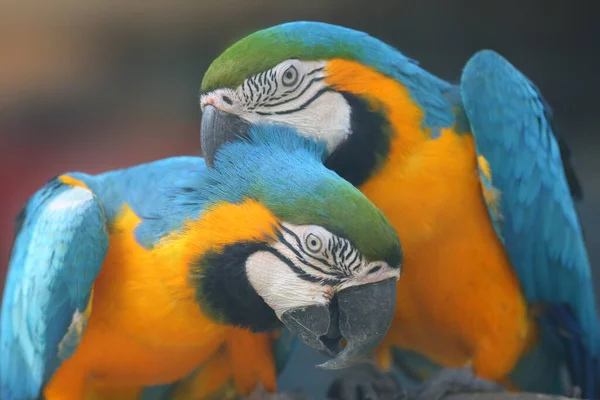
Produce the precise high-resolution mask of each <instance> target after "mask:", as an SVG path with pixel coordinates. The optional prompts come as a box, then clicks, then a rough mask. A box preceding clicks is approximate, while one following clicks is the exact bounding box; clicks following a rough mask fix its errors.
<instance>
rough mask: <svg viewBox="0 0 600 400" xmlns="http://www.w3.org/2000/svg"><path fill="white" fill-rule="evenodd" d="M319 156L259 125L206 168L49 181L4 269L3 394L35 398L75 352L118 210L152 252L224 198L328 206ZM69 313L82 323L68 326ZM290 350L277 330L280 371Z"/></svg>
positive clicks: (314, 148) (189, 164)
mask: <svg viewBox="0 0 600 400" xmlns="http://www.w3.org/2000/svg"><path fill="white" fill-rule="evenodd" d="M324 156H325V146H324V145H323V144H321V143H316V142H313V141H312V140H309V139H306V138H304V137H302V136H300V135H297V134H296V131H295V130H293V129H289V128H284V127H275V126H263V127H260V126H259V127H255V130H254V131H253V132H252V133H251V134H250V138H249V139H248V140H247V141H244V142H239V143H232V144H229V145H225V146H223V148H222V149H221V150H220V152H219V154H218V156H217V160H216V163H215V166H214V168H212V169H208V168H206V166H205V163H204V160H203V159H202V158H195V157H175V158H169V159H165V160H160V161H155V162H152V163H147V164H142V165H139V166H135V167H131V168H128V169H123V170H117V171H111V172H107V173H104V174H100V175H96V176H92V175H87V174H84V173H79V172H74V173H70V174H68V175H69V176H71V177H73V178H75V179H78V180H80V181H82V182H83V183H85V184H86V186H87V187H88V188H89V189H87V188H83V187H79V186H76V187H71V186H69V185H65V184H63V183H61V182H60V181H59V180H58V179H55V180H53V181H51V182H50V183H48V184H47V185H46V186H45V187H44V188H42V189H41V190H39V191H38V192H37V193H36V194H35V195H34V196H33V197H32V198H31V199H30V201H29V202H28V204H27V206H26V208H25V211H24V219H23V223H22V225H21V227H20V231H19V232H18V235H17V238H16V242H15V245H14V249H13V254H12V257H11V261H10V265H9V273H8V278H7V282H6V287H5V290H4V296H3V304H2V315H1V320H0V322H1V324H0V327H1V331H0V350H1V352H0V398H1V399H2V400H17V399H34V398H37V397H38V396H39V395H40V394H41V390H42V388H43V387H44V385H45V384H46V383H47V382H48V381H49V379H50V378H51V377H52V375H53V374H54V373H55V371H56V370H57V369H58V368H59V366H60V364H61V363H62V361H63V360H64V359H65V358H67V357H70V356H71V354H72V353H73V352H74V351H75V349H76V348H77V346H78V344H79V340H80V339H81V334H82V332H83V330H84V329H85V323H86V318H87V316H86V315H85V310H86V307H87V305H88V301H89V298H90V293H91V290H92V286H93V282H94V280H95V278H96V276H97V274H98V272H99V271H100V269H101V267H102V262H103V260H104V257H105V256H106V253H107V251H108V244H109V239H108V230H109V228H110V226H111V224H112V223H113V222H114V221H115V219H116V218H117V217H118V215H119V213H120V212H121V210H122V209H123V207H125V206H128V207H130V208H131V209H132V210H133V212H134V213H135V214H136V215H137V216H138V217H140V219H141V220H142V222H141V223H140V224H139V225H138V227H137V228H136V230H135V235H136V238H137V240H138V241H139V242H140V244H142V245H144V246H146V247H148V248H150V247H152V246H153V245H154V244H155V243H156V242H157V241H158V240H160V238H162V237H163V236H164V235H166V234H168V233H170V232H171V231H173V230H175V229H179V228H180V227H181V226H182V224H183V222H184V220H186V219H188V218H194V217H197V216H198V215H199V214H200V213H201V212H202V211H203V210H205V209H206V208H207V207H209V206H210V205H211V204H215V203H219V202H223V201H226V202H233V203H236V202H239V201H241V200H242V199H244V198H245V197H247V196H249V197H254V196H255V197H261V200H264V201H265V202H267V203H268V202H276V203H278V204H286V201H287V202H288V203H289V204H293V202H294V201H296V200H297V199H306V198H307V197H310V194H311V193H312V192H311V190H314V193H315V196H318V195H319V193H320V195H321V196H322V199H321V200H322V201H324V202H329V203H331V199H330V198H329V197H328V196H334V194H333V193H331V192H328V191H326V190H322V187H319V186H318V185H319V184H323V182H326V183H331V182H344V181H343V180H341V179H340V178H339V177H338V176H337V175H336V174H335V173H334V172H332V171H329V170H327V169H326V168H325V167H324V166H323V164H322V160H323V157H324ZM298 166H301V168H298ZM323 179H324V180H323ZM344 184H345V185H346V186H345V187H347V188H350V189H351V190H352V191H354V192H355V194H357V193H359V192H358V191H356V189H354V188H352V186H351V185H350V184H346V183H344ZM330 193H331V194H330ZM337 195H338V194H337V193H336V194H335V196H337ZM350 206H351V205H350ZM315 211H318V210H315ZM339 222H340V223H344V221H339ZM76 313H78V314H77V317H78V318H76V319H77V320H78V321H79V322H78V323H76V324H72V321H73V320H74V316H75V314H76ZM292 346H293V343H292V342H290V341H289V337H287V336H286V335H285V334H284V335H283V336H282V338H281V339H280V342H279V343H278V345H277V346H276V349H275V351H276V356H277V357H278V360H277V363H278V368H282V367H283V365H284V364H283V363H284V361H285V359H286V357H287V355H288V354H289V352H290V349H291V348H292ZM168 389H169V388H168V387H167V386H161V387H153V388H149V389H148V390H147V391H146V392H145V393H144V395H145V396H149V398H156V397H160V396H161V395H162V394H164V393H166V391H168Z"/></svg>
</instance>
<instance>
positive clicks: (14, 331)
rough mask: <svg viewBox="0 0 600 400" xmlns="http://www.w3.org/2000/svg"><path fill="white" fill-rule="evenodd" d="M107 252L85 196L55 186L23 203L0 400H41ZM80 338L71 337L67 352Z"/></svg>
mask: <svg viewBox="0 0 600 400" xmlns="http://www.w3.org/2000/svg"><path fill="white" fill-rule="evenodd" d="M107 249H108V234H107V229H106V219H105V216H104V214H103V212H102V208H101V207H100V206H99V204H98V203H97V201H96V199H95V198H94V197H93V196H92V193H91V192H90V191H89V190H87V189H84V188H80V187H70V186H67V185H64V184H62V183H60V182H59V181H58V180H56V179H55V180H53V181H51V182H50V183H48V184H47V185H46V186H45V187H44V188H42V189H41V190H40V191H38V192H37V193H36V194H35V195H34V196H33V197H32V198H31V200H30V201H29V202H28V204H27V206H26V208H25V218H24V221H23V225H22V226H21V229H20V232H19V233H18V235H17V238H16V242H15V246H14V250H13V253H12V256H11V260H10V264H9V272H8V278H7V282H6V286H5V290H4V296H3V297H4V298H3V303H2V316H1V325H0V326H1V327H2V331H1V332H0V350H1V351H0V398H2V399H4V400H13V399H15V400H16V399H34V398H37V397H38V396H39V395H40V390H41V388H42V387H43V385H44V384H45V383H47V382H48V380H49V379H50V377H51V376H52V374H53V373H54V372H55V371H56V369H57V368H58V366H59V365H60V363H61V362H62V359H61V358H60V357H59V353H58V349H59V343H60V342H61V340H63V337H64V336H65V333H67V332H68V331H69V330H70V328H69V326H70V325H71V322H72V320H73V318H74V316H75V314H76V313H79V314H81V315H82V317H83V318H84V319H85V315H84V311H85V308H86V306H87V302H88V300H89V293H90V290H91V288H92V285H93V282H94V279H95V278H96V275H97V274H98V272H99V271H100V268H101V266H102V262H103V260H104V257H105V255H106V252H107ZM83 324H85V320H84V321H83ZM75 325H76V324H74V325H72V327H71V330H72V331H77V329H76V326H75ZM80 328H81V329H83V328H84V326H81V327H80ZM79 339H80V335H79V336H77V337H76V335H75V336H71V337H70V338H69V342H70V343H68V345H69V347H71V348H72V347H73V345H74V343H73V342H74V341H75V342H76V341H77V340H79ZM65 345H66V344H65ZM68 353H69V352H68V351H67V352H61V354H60V355H63V356H64V355H67V356H68Z"/></svg>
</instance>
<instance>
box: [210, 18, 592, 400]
mask: <svg viewBox="0 0 600 400" xmlns="http://www.w3.org/2000/svg"><path fill="white" fill-rule="evenodd" d="M201 107H202V110H203V121H202V145H203V151H204V154H205V156H206V159H207V161H208V162H209V163H210V162H211V160H212V157H213V154H214V153H215V150H216V149H218V148H219V147H220V146H221V144H222V143H224V142H227V141H235V140H236V139H237V137H238V136H243V135H238V134H239V133H240V132H242V131H243V130H244V129H247V127H248V126H252V125H254V124H257V123H272V124H285V125H289V126H294V127H296V128H297V129H298V131H299V132H301V133H302V134H303V135H305V136H307V137H312V138H316V139H317V140H320V141H323V142H325V143H326V145H327V150H328V155H327V159H326V161H325V165H326V166H327V167H328V168H330V169H332V170H334V171H336V172H337V173H338V174H340V176H342V177H343V178H345V179H347V180H348V181H350V182H351V183H352V184H353V185H355V186H356V187H358V188H359V189H360V190H361V191H362V192H363V193H364V194H365V195H366V196H367V197H368V198H369V199H370V200H371V201H373V203H374V204H375V205H376V206H377V207H379V208H380V209H381V210H382V211H383V212H384V214H385V215H386V217H387V218H388V219H389V220H390V222H391V223H392V224H393V226H394V227H395V229H396V231H397V232H398V234H399V236H400V238H401V240H402V244H403V248H404V252H405V262H404V265H405V274H404V276H403V279H401V280H400V281H399V282H398V296H397V304H396V314H395V317H394V322H393V325H392V328H391V329H390V331H389V332H388V335H387V337H386V339H385V340H384V343H383V344H382V346H381V347H380V349H379V351H378V352H377V355H378V359H379V361H380V364H381V365H383V366H386V367H387V366H389V365H390V363H391V353H390V351H389V349H390V348H391V347H392V346H395V347H398V348H400V349H403V350H404V354H418V355H421V356H424V357H425V359H427V360H429V361H431V363H430V364H431V365H434V364H435V365H441V366H444V367H454V368H459V367H462V366H465V365H466V366H471V367H472V369H473V370H474V372H475V373H476V375H477V376H479V377H482V378H485V379H487V380H491V381H494V382H498V383H501V384H503V385H506V386H508V387H509V388H512V389H514V390H529V391H538V392H546V393H564V392H565V391H566V390H567V387H570V386H576V387H579V388H580V389H581V391H582V392H583V395H584V396H585V397H588V398H589V397H596V396H598V378H599V374H598V359H599V357H600V340H599V339H600V328H599V325H598V317H597V314H596V308H595V305H594V293H593V289H592V283H591V278H590V266H589V261H588V256H587V253H586V248H585V244H584V239H583V235H582V231H581V226H580V223H579V221H578V217H577V214H576V211H575V208H574V204H573V202H574V200H573V197H574V196H576V195H577V193H578V192H579V187H578V183H577V180H576V177H575V175H574V173H573V170H572V167H571V164H570V161H569V157H568V156H567V152H566V151H564V150H565V149H563V148H561V146H560V145H559V143H558V142H557V138H556V137H555V134H554V130H553V128H552V123H551V115H550V109H549V107H548V106H547V105H546V104H545V102H544V100H543V98H542V96H541V94H540V92H539V91H538V89H537V88H536V87H535V86H534V85H533V84H532V83H531V82H530V81H529V80H528V79H527V78H526V77H525V76H523V74H521V73H520V72H519V71H518V70H517V69H516V68H515V67H513V66H512V65H511V64H510V63H509V62H508V61H507V60H505V59H504V58H503V57H502V56H500V55H499V54H497V53H495V52H493V51H490V50H484V51H480V52H478V53H476V54H475V55H474V56H473V57H472V58H471V59H470V60H469V61H468V62H467V64H466V65H465V67H464V70H463V73H462V76H461V81H460V84H458V85H453V84H450V83H448V82H445V81H443V80H441V79H439V78H437V77H435V76H433V75H432V74H430V73H428V72H426V71H425V70H424V69H422V68H420V67H419V66H418V65H417V63H416V62H414V61H413V60H410V59H408V58H407V57H405V56H404V55H402V54H401V53H400V52H399V51H397V50H396V49H394V48H392V47H390V46H388V45H387V44H385V43H383V42H381V41H379V40H377V39H375V38H373V37H370V36H369V35H367V34H365V33H362V32H357V31H354V30H351V29H346V28H343V27H339V26H333V25H328V24H324V23H317V22H294V23H286V24H283V25H279V26H275V27H272V28H269V29H265V30H261V31H258V32H256V33H253V34H251V35H250V36H248V37H246V38H244V39H242V40H240V41H239V42H237V43H235V44H234V45H232V46H231V47H230V48H228V49H227V50H226V51H225V52H224V53H223V54H222V55H220V56H219V57H218V58H217V59H216V60H215V61H214V62H213V63H212V65H211V66H210V67H209V69H208V71H207V72H206V74H205V76H204V78H203V81H202V95H201ZM232 127H235V129H231V128H232ZM400 353H401V354H402V352H400ZM402 359H406V360H409V361H410V357H408V358H402ZM414 360H416V356H415V358H414ZM422 364H423V363H419V365H422ZM415 365H416V364H414V363H412V362H407V363H406V365H405V370H407V369H408V370H410V369H411V366H412V368H414V369H415V371H411V373H419V374H420V373H421V372H422V371H420V370H419V371H416V370H417V369H419V368H420V367H419V368H417V367H416V366H415ZM565 366H566V367H567V368H568V371H569V382H564V379H561V377H562V376H563V375H564V374H561V371H562V369H563V368H564V367H565ZM425 372H426V371H425Z"/></svg>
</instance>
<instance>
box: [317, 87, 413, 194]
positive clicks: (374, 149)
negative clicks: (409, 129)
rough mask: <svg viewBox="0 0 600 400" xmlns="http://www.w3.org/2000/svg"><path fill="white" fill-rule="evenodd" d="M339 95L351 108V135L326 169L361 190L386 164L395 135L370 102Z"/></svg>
mask: <svg viewBox="0 0 600 400" xmlns="http://www.w3.org/2000/svg"><path fill="white" fill-rule="evenodd" d="M338 93H340V94H341V95H342V96H344V98H345V99H346V101H347V103H348V105H349V106H350V108H351V114H350V135H348V138H347V139H346V140H345V141H344V142H342V143H341V144H339V145H338V147H337V148H336V149H335V150H334V151H333V153H332V154H331V155H330V156H329V158H328V159H327V160H326V161H325V166H326V167H327V168H329V169H331V170H333V171H335V172H336V173H337V174H338V175H340V176H341V177H342V178H344V179H345V180H347V181H349V182H350V183H352V184H353V185H354V186H357V187H358V186H360V185H362V184H363V183H365V182H366V181H367V180H368V179H369V178H370V177H371V176H372V175H373V174H374V173H375V172H377V171H378V170H379V169H380V168H381V167H382V166H383V165H384V164H385V162H386V160H387V157H388V155H389V152H390V143H391V140H392V137H393V135H394V134H395V133H394V131H393V129H392V127H391V125H390V123H389V121H388V120H387V119H386V117H385V114H384V111H383V110H382V109H373V107H372V106H371V105H370V104H369V103H368V102H367V100H365V99H362V98H360V97H358V96H356V95H354V94H351V93H347V92H341V91H340V92H338ZM397 134H402V132H398V133H397Z"/></svg>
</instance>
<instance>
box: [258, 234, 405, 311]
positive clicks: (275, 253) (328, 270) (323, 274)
mask: <svg viewBox="0 0 600 400" xmlns="http://www.w3.org/2000/svg"><path fill="white" fill-rule="evenodd" d="M246 273H247V276H248V280H249V281H250V284H251V285H252V287H253V288H254V289H255V290H256V292H257V293H258V294H259V295H260V296H261V297H262V298H263V299H264V300H265V302H266V303H267V304H268V305H269V306H270V307H271V308H273V310H275V312H276V314H277V316H280V315H281V314H282V313H283V312H284V311H286V310H288V309H290V308H295V307H301V306H308V305H311V304H313V305H314V304H327V303H328V302H329V301H330V300H331V298H332V297H333V295H334V294H335V293H336V292H337V291H340V290H342V289H345V288H348V287H352V286H358V285H364V284H368V283H375V282H379V281H383V280H386V279H389V278H395V279H398V278H399V277H400V269H399V268H391V267H390V266H389V265H388V264H387V263H386V262H384V261H373V262H370V261H368V260H366V259H365V258H364V257H363V256H362V254H361V253H360V252H359V251H358V249H357V248H356V247H355V246H354V245H353V244H352V243H351V242H350V241H349V240H348V239H345V238H342V237H339V236H337V235H334V234H333V233H331V232H329V231H328V230H327V229H325V228H323V227H320V226H317V225H292V224H288V223H283V224H282V225H281V227H280V231H279V234H278V240H277V242H275V243H273V244H272V245H271V246H270V250H265V251H261V252H257V253H255V254H253V255H252V256H250V257H249V258H248V260H247V261H246Z"/></svg>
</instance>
